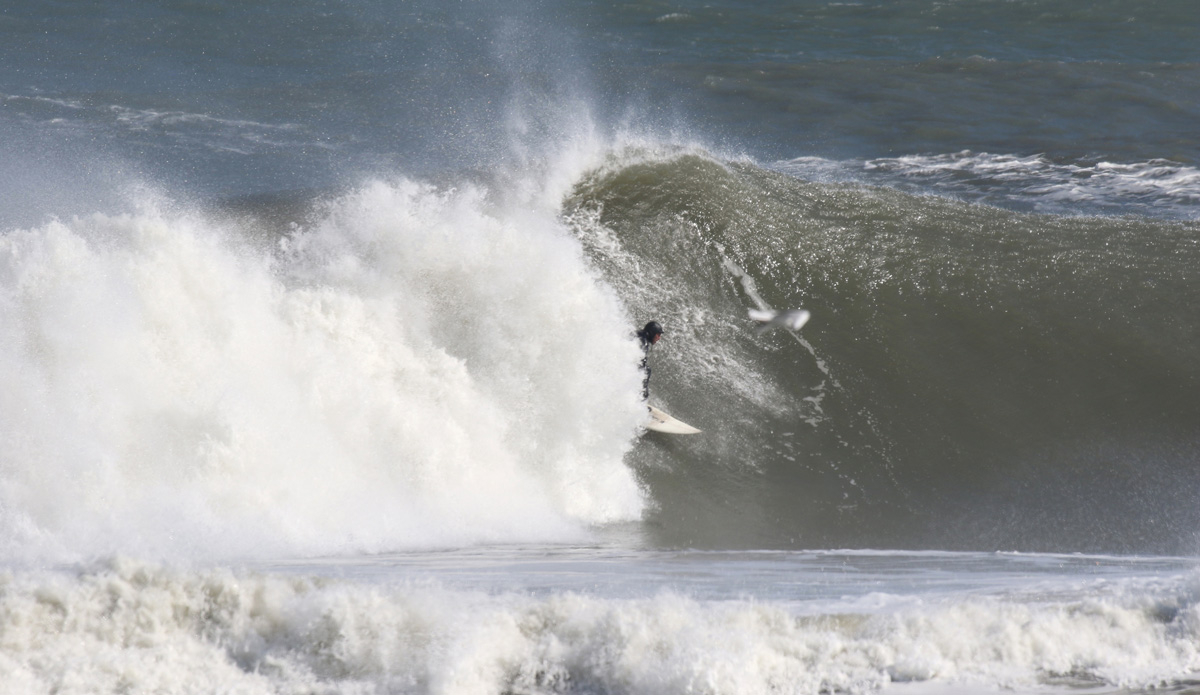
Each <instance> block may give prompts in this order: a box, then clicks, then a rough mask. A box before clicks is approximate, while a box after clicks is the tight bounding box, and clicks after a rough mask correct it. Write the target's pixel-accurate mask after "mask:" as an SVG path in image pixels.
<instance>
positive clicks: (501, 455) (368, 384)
mask: <svg viewBox="0 0 1200 695" xmlns="http://www.w3.org/2000/svg"><path fill="white" fill-rule="evenodd" d="M315 220H316V221H315V222H313V223H312V224H311V226H310V227H308V228H306V229H300V230H297V231H296V232H295V233H293V234H292V235H290V236H289V237H288V238H287V239H285V240H284V241H283V243H282V244H281V248H280V249H278V250H275V251H272V252H264V251H261V250H254V249H252V248H251V246H250V245H249V244H247V243H244V242H242V241H239V239H244V238H245V237H246V235H245V234H244V233H242V232H241V230H239V229H237V228H234V227H221V226H219V225H215V224H214V223H212V222H210V221H205V220H204V219H202V218H198V217H194V216H188V215H176V214H171V213H165V212H162V211H150V212H142V213H139V214H130V215H120V216H104V215H95V216H91V217H86V218H74V219H71V220H69V221H55V222H52V223H50V224H46V225H44V226H42V227H38V228H32V229H24V230H14V231H10V232H8V233H6V234H4V235H3V236H2V237H0V383H3V384H4V388H3V389H2V390H0V442H2V445H0V547H2V548H3V552H4V553H5V554H6V556H8V557H10V558H18V557H23V558H28V559H32V560H40V559H45V558H55V559H62V558H73V557H79V556H85V555H90V554H97V553H109V552H125V553H149V554H154V555H159V556H163V557H181V558H189V557H232V556H237V555H242V554H246V553H259V554H261V553H264V552H269V553H274V552H282V553H325V552H356V551H372V550H386V549H394V548H401V547H413V546H430V545H446V544H459V543H471V542H485V541H529V540H534V541H536V540H552V539H565V538H571V537H575V536H577V535H578V534H580V533H581V532H582V530H583V529H584V528H585V527H586V526H587V525H589V524H596V523H605V522H611V521H618V520H629V519H635V518H637V517H638V516H639V515H640V513H641V510H642V506H643V503H644V500H643V497H642V494H641V492H640V490H639V488H638V486H637V484H636V481H635V480H634V477H633V475H632V473H631V472H630V471H629V470H628V469H627V467H626V466H625V465H624V464H623V461H622V458H623V455H624V453H625V452H626V451H627V449H628V447H629V446H630V442H631V438H632V435H633V433H634V431H635V427H636V423H637V422H638V418H639V417H640V415H641V413H640V406H639V404H638V402H637V392H638V385H639V375H638V373H637V371H636V363H637V357H638V355H639V353H638V349H637V347H636V345H635V344H634V342H633V341H632V339H631V337H630V335H629V331H630V328H629V321H628V319H627V317H626V316H625V314H624V311H623V310H622V308H621V306H620V304H619V302H618V301H617V299H616V298H615V296H614V295H613V294H612V292H611V291H610V290H609V289H608V288H606V287H605V286H604V285H603V284H602V283H601V282H599V281H598V280H597V279H596V277H595V275H594V274H593V273H592V271H591V270H590V269H589V268H588V267H587V265H586V263H585V261H584V260H583V257H582V254H581V252H580V250H579V248H578V245H577V244H576V242H575V241H574V240H572V239H571V238H569V237H568V236H567V235H566V234H565V233H563V231H562V230H561V228H560V227H559V224H558V222H557V219H556V211H545V212H538V211H533V212H529V211H526V212H523V213H510V212H506V211H505V210H504V209H502V208H499V207H496V206H493V205H491V204H490V203H489V201H488V193H487V191H486V190H484V189H482V188H475V187H465V188H462V189H458V190H438V189H435V188H434V187H431V186H428V185H425V184H420V183H415V182H412V181H400V182H396V183H390V184H389V183H374V184H371V185H367V186H365V187H363V188H362V189H360V190H359V191H357V192H355V193H353V194H350V195H347V196H344V197H342V198H340V199H338V200H336V201H334V202H333V203H331V204H329V205H328V206H327V207H326V208H325V209H324V210H323V211H322V212H321V213H320V214H319V215H318V216H316V218H315Z"/></svg>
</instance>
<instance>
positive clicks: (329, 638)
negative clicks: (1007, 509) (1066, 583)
mask: <svg viewBox="0 0 1200 695" xmlns="http://www.w3.org/2000/svg"><path fill="white" fill-rule="evenodd" d="M0 587H2V588H3V591H0V612H2V613H3V615H5V616H6V621H5V631H4V640H3V641H2V643H0V678H3V682H4V683H5V687H6V691H5V692H11V693H14V694H24V693H30V694H33V693H47V692H104V693H108V692H123V693H211V692H238V693H313V692H322V693H345V694H347V695H349V694H351V693H383V692H387V693H393V692H403V693H445V694H447V695H475V694H484V693H555V692H568V693H570V692H605V693H631V694H634V695H640V694H646V695H650V694H655V695H664V694H675V693H678V694H683V693H696V692H702V693H712V694H714V695H724V694H728V695H756V694H759V693H761V694H764V695H765V694H767V693H789V694H794V695H815V694H817V693H830V692H838V693H870V692H877V691H879V690H882V689H885V688H887V687H888V686H889V685H892V684H895V683H905V684H908V685H909V686H914V687H915V688H916V689H915V690H913V689H910V690H905V691H898V692H909V693H914V692H915V693H921V692H969V691H971V689H976V691H983V692H986V691H989V690H990V691H994V690H1010V691H1016V692H1069V691H1070V689H1069V687H1067V686H1069V685H1070V684H1074V685H1075V686H1076V687H1078V686H1080V685H1090V686H1096V685H1106V686H1108V687H1110V688H1112V687H1131V688H1153V687H1155V686H1159V685H1163V686H1167V689H1168V690H1169V691H1170V690H1172V688H1171V687H1170V686H1171V685H1172V684H1173V683H1176V682H1178V681H1179V680H1182V679H1186V678H1188V677H1189V674H1193V673H1194V672H1195V671H1196V669H1197V668H1198V667H1200V651H1198V649H1197V646H1196V644H1197V642H1196V637H1197V634H1198V629H1200V613H1198V612H1197V608H1196V605H1195V601H1194V592H1193V589H1194V581H1190V580H1185V581H1184V582H1182V583H1175V582H1173V583H1172V585H1171V586H1164V587H1161V588H1160V589H1156V590H1154V591H1153V592H1151V593H1153V594H1155V595H1156V596H1155V597H1150V596H1147V595H1146V594H1145V590H1144V589H1142V590H1137V591H1133V592H1131V593H1126V592H1122V591H1117V592H1114V593H1113V595H1111V596H1103V597H1101V596H1096V597H1093V598H1085V597H1078V596H1076V597H1073V598H1063V599H1057V600H1056V599H1054V598H1052V597H1046V598H1044V599H1043V600H1029V599H1026V600H1006V599H999V598H997V597H993V596H980V597H975V598H972V597H965V598H960V599H958V600H949V601H945V602H941V601H933V602H931V603H929V604H924V603H923V602H922V601H917V600H914V601H909V602H907V603H904V604H902V605H900V606H897V607H894V609H893V610H883V611H878V610H868V611H861V612H856V611H850V612H832V613H825V614H820V615H811V616H810V615H797V614H795V613H793V612H791V611H789V610H788V609H787V607H786V606H785V605H782V604H778V603H770V602H758V601H750V600H727V601H702V600H697V599H694V598H690V597H687V596H683V595H680V594H678V593H675V592H672V591H663V592H661V593H658V594H656V595H653V596H649V597H646V598H637V599H608V598H601V597H595V596H589V595H586V594H577V593H555V594H551V595H547V596H535V595H531V594H528V593H507V592H502V593H486V592H476V591H464V590H455V589H451V588H446V587H443V586H441V585H440V584H438V583H436V582H430V581H421V582H413V581H406V582H397V583H391V584H382V585H364V584H355V583H350V582H344V581H342V582H339V581H329V580H314V579H294V578H284V577H278V576H274V577H272V576H266V577H264V576H256V575H238V574H235V573H233V572H230V571H227V570H214V571H205V572H199V573H197V572H186V573H185V572H177V571H167V570H163V569H160V568H157V567H154V566H150V565H145V564H140V563H135V562H129V561H124V560H117V561H112V562H109V563H106V564H102V565H97V566H94V567H91V568H86V569H84V570H82V571H79V572H72V573H42V572H32V573H27V574H24V575H22V576H21V577H19V578H15V579H14V578H12V577H9V578H6V579H5V580H3V583H2V584H0ZM1055 682H1062V683H1064V684H1065V685H1064V687H1062V688H1061V689H1058V690H1056V689H1054V688H1052V687H1049V686H1050V685H1052V684H1054V683H1055ZM1185 682H1186V681H1185ZM939 686H940V687H941V688H943V689H942V690H938V689H937V687H939ZM948 686H952V687H953V688H954V690H947V689H946V688H947V687H948Z"/></svg>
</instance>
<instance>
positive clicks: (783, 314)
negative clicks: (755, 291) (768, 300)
mask: <svg viewBox="0 0 1200 695" xmlns="http://www.w3.org/2000/svg"><path fill="white" fill-rule="evenodd" d="M810 316H812V314H810V313H808V311H807V310H805V309H785V310H783V311H775V310H769V311H760V310H758V309H750V318H751V319H753V320H755V321H758V322H759V323H761V324H762V325H761V326H759V327H758V328H757V329H756V330H755V333H756V334H758V335H762V334H763V333H766V332H767V331H769V330H771V329H772V328H786V329H788V330H789V331H798V330H800V327H801V326H803V325H804V324H806V323H808V319H809V317H810Z"/></svg>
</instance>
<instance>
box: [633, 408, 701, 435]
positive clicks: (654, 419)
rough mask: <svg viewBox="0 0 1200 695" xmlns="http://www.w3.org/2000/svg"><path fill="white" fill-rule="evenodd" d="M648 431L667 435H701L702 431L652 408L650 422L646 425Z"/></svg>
mask: <svg viewBox="0 0 1200 695" xmlns="http://www.w3.org/2000/svg"><path fill="white" fill-rule="evenodd" d="M646 429H648V430H654V431H655V432H663V433H665V434H699V433H700V430H698V429H696V428H695V427H692V426H691V425H689V424H687V423H686V422H683V421H682V420H677V419H675V418H673V417H671V416H670V415H667V414H666V413H664V412H663V411H661V410H659V409H658V408H655V407H654V406H650V422H647V423H646Z"/></svg>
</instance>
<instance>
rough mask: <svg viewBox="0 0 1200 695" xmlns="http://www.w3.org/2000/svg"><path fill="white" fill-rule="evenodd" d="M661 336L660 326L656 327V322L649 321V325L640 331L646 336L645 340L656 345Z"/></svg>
mask: <svg viewBox="0 0 1200 695" xmlns="http://www.w3.org/2000/svg"><path fill="white" fill-rule="evenodd" d="M662 334H663V329H662V326H660V325H658V321H651V322H650V323H648V324H646V327H645V328H643V329H642V335H644V336H646V340H649V341H650V342H652V343H657V342H658V339H659V338H661V337H662Z"/></svg>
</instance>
